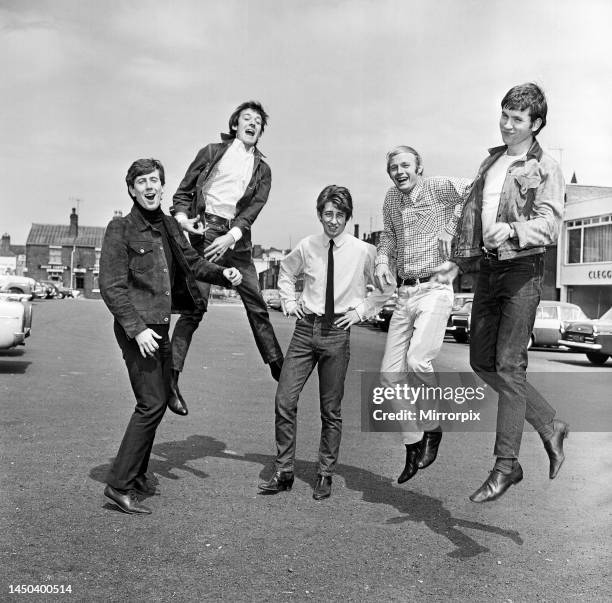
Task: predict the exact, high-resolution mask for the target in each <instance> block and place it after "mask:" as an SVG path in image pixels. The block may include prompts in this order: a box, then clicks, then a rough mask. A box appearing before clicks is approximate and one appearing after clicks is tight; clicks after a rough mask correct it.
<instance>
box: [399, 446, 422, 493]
mask: <svg viewBox="0 0 612 603" xmlns="http://www.w3.org/2000/svg"><path fill="white" fill-rule="evenodd" d="M421 443H422V440H421V441H420V442H416V443H415V444H406V464H405V465H404V470H403V471H402V473H401V475H400V476H399V477H398V478H397V483H398V484H403V483H404V482H407V481H408V480H409V479H411V478H413V477H414V475H415V473H416V472H417V471H418V470H419V459H420V458H421V450H422V449H421Z"/></svg>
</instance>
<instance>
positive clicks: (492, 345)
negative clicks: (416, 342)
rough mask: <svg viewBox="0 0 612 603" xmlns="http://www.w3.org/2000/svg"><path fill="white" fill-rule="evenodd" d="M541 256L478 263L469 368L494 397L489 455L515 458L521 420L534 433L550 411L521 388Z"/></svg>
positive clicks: (539, 398) (537, 294)
mask: <svg viewBox="0 0 612 603" xmlns="http://www.w3.org/2000/svg"><path fill="white" fill-rule="evenodd" d="M543 270H544V256H543V255H542V254H539V255H533V256H527V257H522V258H515V259H513V260H505V261H498V260H495V259H483V260H482V262H481V268H480V274H479V276H478V284H477V286H476V292H475V295H474V303H473V305H472V323H471V340H470V364H471V365H472V369H473V370H474V371H475V372H476V373H477V374H478V375H479V376H480V377H481V378H482V379H483V380H484V381H485V382H486V383H488V384H489V385H490V386H491V387H492V388H493V389H494V390H495V391H496V392H497V393H498V394H499V401H498V409H497V437H496V440H495V450H494V454H495V455H496V456H498V457H504V458H517V457H518V454H519V449H520V447H521V438H522V435H523V427H524V422H525V419H526V420H527V421H528V422H529V423H530V424H531V425H532V426H533V427H534V429H536V430H537V431H540V430H541V429H542V428H543V427H544V426H545V425H549V424H550V423H551V421H552V420H553V418H554V416H555V411H554V409H553V408H552V407H551V406H550V404H548V402H547V401H546V400H545V399H544V398H543V397H542V396H541V395H540V394H539V393H538V391H537V390H536V389H535V388H534V387H533V386H532V385H530V384H529V383H528V382H527V361H528V357H527V343H528V341H529V338H530V337H531V333H532V330H533V323H534V321H535V315H536V309H537V307H538V303H539V302H540V295H541V292H542V275H543Z"/></svg>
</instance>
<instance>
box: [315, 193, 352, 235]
mask: <svg viewBox="0 0 612 603" xmlns="http://www.w3.org/2000/svg"><path fill="white" fill-rule="evenodd" d="M319 222H321V224H323V232H324V233H325V234H326V235H327V236H328V237H329V238H330V239H333V238H334V237H337V236H339V235H341V234H342V233H343V232H344V229H345V228H346V214H345V213H344V212H343V211H342V210H341V209H338V208H337V207H336V205H335V204H334V203H333V202H332V201H328V202H327V203H326V204H325V205H324V206H323V209H322V210H321V212H320V213H319Z"/></svg>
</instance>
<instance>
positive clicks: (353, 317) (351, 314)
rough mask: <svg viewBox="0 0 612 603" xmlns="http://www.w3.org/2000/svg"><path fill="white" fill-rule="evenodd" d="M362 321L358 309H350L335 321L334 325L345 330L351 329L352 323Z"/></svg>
mask: <svg viewBox="0 0 612 603" xmlns="http://www.w3.org/2000/svg"><path fill="white" fill-rule="evenodd" d="M358 322H361V317H360V316H359V313H358V312H357V310H349V311H348V312H346V313H345V314H344V316H341V317H340V318H338V319H337V320H336V322H334V325H335V326H336V327H338V328H340V329H344V330H345V331H346V330H347V329H349V328H350V327H351V326H352V325H354V324H356V323H358Z"/></svg>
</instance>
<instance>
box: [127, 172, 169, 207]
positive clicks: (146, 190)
mask: <svg viewBox="0 0 612 603" xmlns="http://www.w3.org/2000/svg"><path fill="white" fill-rule="evenodd" d="M128 190H129V192H130V195H131V197H132V199H134V201H135V202H136V203H138V205H140V206H141V207H143V208H144V209H146V210H149V211H152V210H154V209H157V208H158V207H159V206H160V205H161V200H162V192H163V190H164V187H163V185H162V183H161V178H160V176H159V171H158V170H154V171H152V172H150V173H149V174H142V175H141V176H137V177H136V179H135V180H134V185H133V186H130V187H129V189H128Z"/></svg>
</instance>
